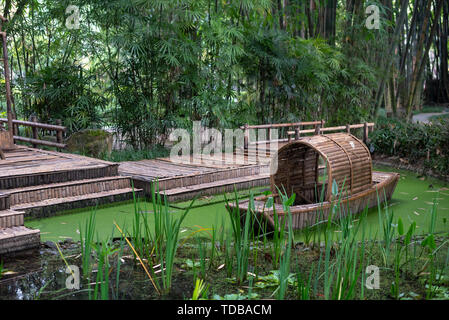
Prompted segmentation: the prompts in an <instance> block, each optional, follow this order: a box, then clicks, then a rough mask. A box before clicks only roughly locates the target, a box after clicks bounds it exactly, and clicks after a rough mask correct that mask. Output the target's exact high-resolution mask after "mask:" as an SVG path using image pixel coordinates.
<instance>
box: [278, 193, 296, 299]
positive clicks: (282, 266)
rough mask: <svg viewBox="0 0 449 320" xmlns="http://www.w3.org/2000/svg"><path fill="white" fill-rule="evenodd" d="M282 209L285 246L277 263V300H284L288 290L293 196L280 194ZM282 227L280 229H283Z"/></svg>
mask: <svg viewBox="0 0 449 320" xmlns="http://www.w3.org/2000/svg"><path fill="white" fill-rule="evenodd" d="M280 196H281V199H282V200H281V201H282V207H283V211H284V217H283V218H284V219H283V220H284V226H285V223H286V224H287V228H288V233H287V245H286V247H285V250H284V252H283V254H282V256H281V257H280V261H279V288H278V293H277V299H278V300H283V299H284V298H285V295H286V292H287V289H288V279H289V277H290V264H291V254H292V244H293V236H294V234H293V218H292V213H291V211H290V206H292V205H293V203H294V201H295V195H294V194H293V195H292V196H291V197H290V198H289V197H287V195H286V194H282V193H280ZM285 213H287V218H286V219H285ZM286 220H287V221H286ZM284 226H283V227H282V228H284Z"/></svg>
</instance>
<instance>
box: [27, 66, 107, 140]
mask: <svg viewBox="0 0 449 320" xmlns="http://www.w3.org/2000/svg"><path fill="white" fill-rule="evenodd" d="M93 80H94V75H85V74H84V75H83V68H82V67H81V66H76V65H64V64H57V63H55V64H54V65H52V66H51V67H45V68H42V69H41V70H39V72H36V73H34V74H33V75H32V76H29V77H28V78H26V80H25V81H24V83H23V92H24V94H26V95H28V96H29V97H31V98H33V103H32V104H31V105H30V107H29V109H27V110H25V113H27V114H32V113H33V114H36V115H37V117H38V119H39V120H40V121H42V122H46V123H54V122H55V120H56V119H62V120H63V124H64V125H65V126H67V128H68V130H69V133H70V132H74V131H79V130H82V129H85V128H88V127H90V128H92V127H99V126H100V125H101V123H102V121H101V117H100V110H101V109H102V108H103V107H104V104H105V100H104V99H103V98H102V97H101V96H100V95H99V94H98V93H96V92H95V91H94V90H93V89H92V88H91V87H90V86H91V83H92V81H93Z"/></svg>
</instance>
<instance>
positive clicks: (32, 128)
mask: <svg viewBox="0 0 449 320" xmlns="http://www.w3.org/2000/svg"><path fill="white" fill-rule="evenodd" d="M31 122H37V117H36V116H32V117H31ZM31 130H32V132H33V136H32V138H33V139H35V140H37V139H38V138H39V136H38V133H37V128H36V127H31ZM33 148H37V144H34V143H33Z"/></svg>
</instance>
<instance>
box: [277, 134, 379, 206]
mask: <svg viewBox="0 0 449 320" xmlns="http://www.w3.org/2000/svg"><path fill="white" fill-rule="evenodd" d="M274 157H275V158H274V159H273V161H272V164H271V165H272V168H271V172H272V174H271V189H272V192H273V193H277V188H280V190H283V188H285V191H286V192H287V194H288V195H291V194H292V193H295V194H296V195H297V196H298V195H299V196H300V197H301V198H303V200H304V201H305V202H306V203H307V202H309V203H311V202H317V200H318V199H317V190H318V193H321V189H320V188H322V187H323V182H324V183H325V185H324V186H325V191H326V192H325V199H323V200H330V199H331V198H332V185H333V182H334V180H335V181H336V183H337V184H338V190H339V191H341V190H342V189H344V191H345V192H347V194H348V195H350V194H355V193H358V192H362V191H364V190H366V189H368V188H370V187H371V185H372V162H371V154H370V152H369V150H368V148H367V147H366V146H365V144H364V143H363V142H362V141H360V140H359V139H357V138H356V137H355V136H353V135H351V134H347V133H334V134H327V135H316V136H311V137H305V138H303V139H301V140H296V141H294V142H291V143H288V144H286V145H284V146H282V147H281V148H280V149H279V150H278V152H277V154H276V155H275V156H274ZM320 158H321V159H322V160H321V162H322V163H321V166H320ZM320 167H321V168H322V167H324V168H325V173H324V174H321V179H320ZM326 173H327V175H326Z"/></svg>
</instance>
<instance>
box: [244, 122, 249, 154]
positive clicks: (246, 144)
mask: <svg viewBox="0 0 449 320" xmlns="http://www.w3.org/2000/svg"><path fill="white" fill-rule="evenodd" d="M248 144H249V132H248V124H247V123H245V125H244V127H243V149H244V150H248Z"/></svg>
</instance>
